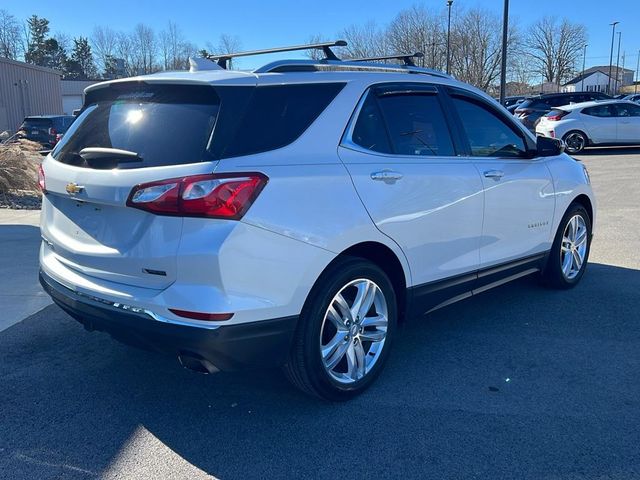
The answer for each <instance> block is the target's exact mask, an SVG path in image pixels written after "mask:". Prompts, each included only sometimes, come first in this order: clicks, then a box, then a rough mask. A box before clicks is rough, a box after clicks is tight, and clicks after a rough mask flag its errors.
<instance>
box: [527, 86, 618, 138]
mask: <svg viewBox="0 0 640 480" xmlns="http://www.w3.org/2000/svg"><path fill="white" fill-rule="evenodd" d="M610 98H611V97H610V96H609V95H607V94H605V93H600V92H578V93H548V94H544V95H538V96H535V97H531V98H529V99H527V100H525V101H524V102H522V103H521V104H520V105H518V107H517V108H516V109H515V112H514V114H515V116H516V117H517V118H518V119H519V120H520V121H521V122H522V124H523V125H524V126H525V127H527V128H528V129H529V130H530V131H532V132H533V131H535V128H536V123H537V122H538V120H540V118H541V117H542V116H544V115H545V114H547V113H549V112H550V111H551V109H553V108H555V107H559V106H561V105H568V104H570V103H582V102H587V101H591V100H606V99H610Z"/></svg>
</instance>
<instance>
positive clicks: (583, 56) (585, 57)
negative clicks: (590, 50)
mask: <svg viewBox="0 0 640 480" xmlns="http://www.w3.org/2000/svg"><path fill="white" fill-rule="evenodd" d="M588 46H589V45H587V44H586V43H585V44H584V53H583V54H582V75H581V76H582V85H581V86H580V91H581V92H584V62H585V60H586V59H587V47H588Z"/></svg>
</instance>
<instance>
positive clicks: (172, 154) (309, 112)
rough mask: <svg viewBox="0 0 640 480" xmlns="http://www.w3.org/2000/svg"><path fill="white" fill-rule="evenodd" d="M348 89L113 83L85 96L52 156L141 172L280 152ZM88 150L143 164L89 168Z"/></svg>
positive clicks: (84, 164) (332, 86)
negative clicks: (123, 154)
mask: <svg viewBox="0 0 640 480" xmlns="http://www.w3.org/2000/svg"><path fill="white" fill-rule="evenodd" d="M343 86H344V84H335V83H330V84H322V83H316V84H298V85H275V86H259V87H238V86H234V87H231V86H227V87H215V88H214V87H212V86H200V85H197V86H196V85H149V84H145V83H135V84H133V83H129V82H127V83H122V84H112V85H111V86H110V87H107V88H102V89H98V90H94V91H92V92H89V93H88V94H87V98H86V100H85V106H84V107H83V110H82V113H81V114H80V115H79V116H78V118H77V119H76V121H75V122H74V123H73V125H72V126H71V127H70V128H69V130H68V131H67V133H66V134H65V136H64V137H63V139H62V141H61V142H60V143H59V144H58V145H57V147H56V148H55V150H54V151H53V157H54V158H55V159H56V160H58V161H60V162H63V163H67V164H72V165H77V166H82V167H90V168H114V167H115V166H116V165H117V167H118V168H140V167H153V166H164V165H176V164H186V163H196V162H202V161H210V160H214V159H220V158H226V157H235V156H241V155H249V154H252V153H259V152H265V151H269V150H274V149H277V148H281V147H283V146H285V145H288V144H290V143H291V142H293V141H294V140H296V139H297V138H298V137H299V136H300V135H302V133H304V131H305V130H306V129H307V128H308V127H309V126H310V125H311V124H312V123H313V121H314V120H315V119H316V118H317V117H318V115H320V113H322V111H323V110H324V109H325V108H326V107H327V106H328V105H329V103H331V101H332V100H333V98H335V96H336V95H337V93H338V92H339V91H340V90H341V89H342V87H343ZM87 147H102V148H114V149H121V150H128V151H131V152H135V153H136V154H137V155H138V157H139V159H141V160H139V161H134V162H131V161H128V162H121V163H116V165H114V164H113V163H109V164H108V163H107V162H105V161H104V160H92V161H91V162H92V163H91V164H88V163H87V162H86V161H85V160H84V159H83V158H82V156H81V155H80V151H81V150H82V149H83V148H87Z"/></svg>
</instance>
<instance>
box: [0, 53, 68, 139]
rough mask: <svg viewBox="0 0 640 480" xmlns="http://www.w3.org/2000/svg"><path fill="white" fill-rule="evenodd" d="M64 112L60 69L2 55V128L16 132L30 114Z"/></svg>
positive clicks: (0, 112)
mask: <svg viewBox="0 0 640 480" xmlns="http://www.w3.org/2000/svg"><path fill="white" fill-rule="evenodd" d="M61 113H62V93H61V87H60V73H59V72H57V71H55V70H51V69H49V68H43V67H36V66H35V65H29V64H27V63H23V62H16V61H14V60H8V59H6V58H0V132H3V131H5V130H8V131H9V132H15V130H16V129H17V128H18V126H19V125H20V123H22V119H23V118H24V117H26V116H27V115H56V114H61Z"/></svg>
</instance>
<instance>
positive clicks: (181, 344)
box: [40, 271, 298, 370]
mask: <svg viewBox="0 0 640 480" xmlns="http://www.w3.org/2000/svg"><path fill="white" fill-rule="evenodd" d="M40 283H41V284H42V287H43V288H44V290H45V291H46V292H47V293H48V294H49V295H50V296H51V298H52V299H53V301H54V302H55V303H56V304H57V305H58V306H59V307H60V308H62V309H63V310H64V311H65V312H67V313H68V314H69V315H71V316H72V317H73V318H75V319H76V320H78V321H79V322H80V323H82V324H83V325H84V326H85V327H86V328H87V329H89V330H99V331H104V332H107V333H109V334H110V335H111V336H112V337H114V338H115V339H116V340H119V341H121V342H123V343H126V344H129V345H133V346H136V347H140V348H145V349H147V350H154V351H159V352H164V353H167V354H172V355H176V356H177V355H191V356H196V357H200V358H202V359H205V360H207V361H208V362H210V363H211V364H213V365H214V366H215V367H216V368H217V369H219V370H239V369H245V368H256V367H274V366H278V365H282V364H283V363H284V362H285V361H286V358H287V355H288V352H289V347H290V345H291V339H292V337H293V332H294V330H295V327H296V323H297V320H298V317H296V316H292V317H285V318H278V319H271V320H261V321H257V322H250V323H242V324H235V325H228V326H219V327H216V328H200V327H197V326H187V325H179V324H175V323H170V322H167V321H162V320H158V319H155V318H153V317H152V316H150V315H148V314H146V313H144V312H133V311H124V310H122V309H119V308H116V307H115V306H112V305H108V304H102V303H100V302H98V301H97V300H95V299H92V298H85V297H84V296H82V295H80V294H78V293H77V292H74V291H73V290H70V289H68V288H67V287H65V286H63V285H61V284H60V283H58V282H56V281H55V280H54V279H52V278H51V277H50V276H48V275H47V274H46V273H44V272H43V271H40Z"/></svg>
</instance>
